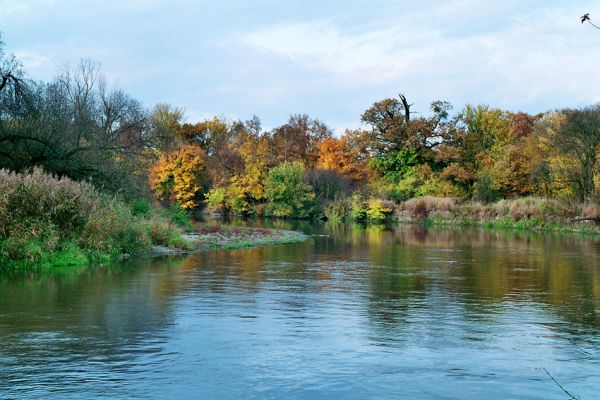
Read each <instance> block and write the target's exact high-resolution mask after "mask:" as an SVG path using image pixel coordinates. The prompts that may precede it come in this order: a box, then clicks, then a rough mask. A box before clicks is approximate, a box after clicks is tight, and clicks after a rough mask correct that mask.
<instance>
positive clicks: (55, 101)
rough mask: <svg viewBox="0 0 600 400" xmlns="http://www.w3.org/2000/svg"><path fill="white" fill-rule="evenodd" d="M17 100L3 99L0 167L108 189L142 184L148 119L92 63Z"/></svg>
mask: <svg viewBox="0 0 600 400" xmlns="http://www.w3.org/2000/svg"><path fill="white" fill-rule="evenodd" d="M17 97H20V98H21V100H19V99H17V100H15V99H14V96H11V94H10V91H7V90H4V91H3V92H2V93H1V94H0V102H1V103H3V104H7V107H4V106H3V107H2V109H1V110H2V111H1V112H0V167H4V168H9V169H12V170H15V171H22V170H25V169H29V168H32V167H36V166H41V167H43V168H44V169H45V170H46V171H47V172H51V173H54V174H57V175H59V176H69V177H70V178H73V179H76V180H82V179H88V180H91V181H92V182H94V183H95V184H96V185H97V186H100V187H103V188H105V189H109V190H119V189H121V188H123V187H127V185H124V184H123V183H124V182H125V181H128V182H130V183H133V182H134V180H135V181H136V182H139V181H140V179H138V177H141V176H142V175H143V173H142V172H141V171H145V170H146V168H144V167H143V166H144V165H145V164H144V158H145V156H147V151H148V149H149V148H150V147H149V145H150V140H149V139H150V138H149V137H148V134H147V133H148V130H147V114H146V112H145V110H144V108H143V107H142V105H141V104H140V103H139V102H138V101H136V100H135V99H133V98H131V97H130V96H129V95H127V94H126V93H125V92H123V91H122V90H118V89H112V90H110V89H108V87H107V85H106V84H105V82H104V80H103V79H102V76H101V75H100V74H99V72H98V68H97V65H96V64H94V63H93V62H91V61H86V60H84V61H82V62H81V64H80V65H79V66H78V68H76V69H67V70H65V71H64V72H63V73H62V74H61V75H59V76H58V77H57V78H56V79H54V80H53V81H52V82H50V83H47V84H44V83H29V87H28V90H27V95H26V96H17ZM23 98H24V100H23ZM145 180H146V179H145V178H144V179H141V181H143V182H145ZM130 186H131V185H130ZM136 189H137V188H136Z"/></svg>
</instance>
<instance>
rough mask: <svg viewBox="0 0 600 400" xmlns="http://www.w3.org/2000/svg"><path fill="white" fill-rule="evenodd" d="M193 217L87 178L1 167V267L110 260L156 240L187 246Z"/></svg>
mask: <svg viewBox="0 0 600 400" xmlns="http://www.w3.org/2000/svg"><path fill="white" fill-rule="evenodd" d="M189 224H190V222H189V217H188V216H187V215H185V214H182V213H181V212H179V211H174V210H167V211H162V210H155V209H152V208H151V207H150V206H149V205H145V204H143V203H141V202H139V203H135V204H134V205H133V206H129V205H127V204H125V203H124V202H122V201H120V200H118V199H116V198H114V197H111V196H108V195H105V194H103V193H100V192H98V191H97V190H96V189H94V187H92V186H91V185H90V184H88V183H85V182H75V181H72V180H70V179H67V178H58V177H55V176H52V175H48V174H45V173H44V172H43V171H42V170H41V169H34V170H32V171H31V172H26V173H14V172H9V171H7V170H0V269H24V268H49V267H59V266H69V265H81V264H94V263H105V262H107V261H109V260H111V259H115V258H120V257H121V256H122V255H123V254H124V253H129V254H139V253H144V252H147V251H149V250H150V248H151V246H152V245H153V244H163V243H164V244H167V245H171V246H178V245H180V246H187V242H185V241H184V240H183V239H182V237H181V234H182V232H183V231H184V230H185V229H188V228H189V226H188V225H189Z"/></svg>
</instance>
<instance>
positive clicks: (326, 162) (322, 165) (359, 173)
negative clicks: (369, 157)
mask: <svg viewBox="0 0 600 400" xmlns="http://www.w3.org/2000/svg"><path fill="white" fill-rule="evenodd" d="M317 147H318V154H319V158H318V160H317V168H319V169H328V170H333V171H337V172H339V173H340V174H343V175H346V176H347V177H349V178H350V179H352V180H353V181H355V182H356V181H360V180H362V179H364V177H365V167H366V166H365V163H364V162H361V161H359V157H358V154H357V151H356V150H354V149H352V148H350V146H348V143H347V141H346V139H345V138H341V139H335V138H329V139H325V140H323V141H322V142H320V143H319V144H318V145H317Z"/></svg>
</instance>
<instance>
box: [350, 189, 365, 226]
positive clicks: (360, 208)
mask: <svg viewBox="0 0 600 400" xmlns="http://www.w3.org/2000/svg"><path fill="white" fill-rule="evenodd" d="M350 207H351V210H350V217H351V218H352V219H353V220H355V221H364V220H365V219H367V207H366V206H365V203H364V201H363V199H362V197H361V195H360V194H359V193H354V194H353V195H352V197H351V198H350Z"/></svg>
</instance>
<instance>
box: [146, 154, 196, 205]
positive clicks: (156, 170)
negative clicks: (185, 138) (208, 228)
mask: <svg viewBox="0 0 600 400" xmlns="http://www.w3.org/2000/svg"><path fill="white" fill-rule="evenodd" d="M205 158H206V152H205V151H204V150H202V149H201V148H200V147H198V146H196V145H183V146H180V147H179V148H178V149H177V150H175V151H173V152H170V153H165V154H162V155H161V156H160V158H159V160H158V161H157V162H156V163H155V164H154V165H153V166H152V167H151V170H150V186H151V188H152V190H153V191H154V193H155V194H156V196H157V197H158V198H159V199H161V200H169V201H174V202H177V204H179V206H180V207H181V208H183V209H186V210H189V209H193V208H195V207H198V205H199V203H198V201H197V198H198V197H199V194H200V192H201V190H202V180H203V176H204V171H205Z"/></svg>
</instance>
